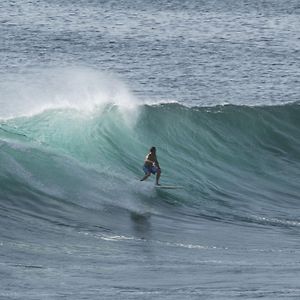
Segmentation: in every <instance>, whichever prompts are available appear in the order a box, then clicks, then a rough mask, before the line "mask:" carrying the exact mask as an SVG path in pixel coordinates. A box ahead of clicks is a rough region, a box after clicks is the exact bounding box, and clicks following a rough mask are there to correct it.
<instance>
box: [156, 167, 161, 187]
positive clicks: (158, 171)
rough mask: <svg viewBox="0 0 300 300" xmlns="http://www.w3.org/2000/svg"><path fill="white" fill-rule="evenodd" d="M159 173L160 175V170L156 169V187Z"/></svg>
mask: <svg viewBox="0 0 300 300" xmlns="http://www.w3.org/2000/svg"><path fill="white" fill-rule="evenodd" d="M160 173H161V171H160V169H157V173H156V185H159V182H158V181H159V178H160Z"/></svg>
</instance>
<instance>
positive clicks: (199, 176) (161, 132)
mask: <svg viewBox="0 0 300 300" xmlns="http://www.w3.org/2000/svg"><path fill="white" fill-rule="evenodd" d="M299 115H300V108H299V105H298V104H290V105H285V106H274V107H243V106H230V105H229V106H220V107H212V108H201V107H193V108H187V107H184V106H181V105H178V104H175V103H174V104H160V105H144V106H140V107H139V108H138V112H137V111H135V112H134V116H133V113H132V111H124V110H122V109H121V108H120V107H118V106H114V105H106V106H105V107H104V108H102V109H101V110H100V109H98V110H96V111H94V112H93V113H88V114H82V113H80V112H78V111H76V110H72V109H57V110H48V111H45V112H43V113H40V114H38V115H35V116H32V117H20V118H14V119H10V120H7V121H5V122H2V124H1V131H0V132H1V165H2V169H1V178H2V180H1V198H2V199H3V200H5V199H10V200H12V199H15V198H16V197H17V198H21V199H25V200H21V199H20V200H19V201H16V200H14V203H15V205H17V206H19V205H20V206H22V207H25V208H26V205H27V204H26V203H27V201H29V202H30V203H31V204H32V205H39V203H38V202H39V200H33V199H32V197H31V195H34V194H36V193H37V194H40V195H43V196H44V197H46V198H49V200H47V201H46V202H47V203H46V205H52V203H51V201H52V198H57V197H58V198H59V199H61V200H63V203H64V204H63V205H66V206H68V205H71V204H72V202H76V201H77V200H78V199H77V200H74V199H76V198H79V199H85V200H84V201H83V202H84V206H91V207H93V205H96V206H97V205H100V206H101V204H103V203H109V204H111V203H113V204H114V205H117V206H123V205H124V202H123V199H122V198H123V197H124V193H126V194H127V195H128V197H129V198H136V200H137V199H138V196H139V194H138V191H139V190H138V189H139V188H142V186H143V185H145V186H146V185H147V186H148V183H145V184H144V183H140V182H138V181H137V179H138V178H139V177H141V176H142V170H141V166H142V163H143V158H144V155H145V154H146V153H147V151H148V148H149V147H150V146H151V145H156V146H157V148H158V157H159V160H160V162H161V166H162V170H163V175H162V178H161V181H162V183H167V184H175V185H176V184H177V185H183V186H184V191H180V192H179V194H178V195H177V196H176V199H177V198H178V199H177V200H176V201H179V202H180V203H184V205H186V206H187V207H190V208H192V209H193V210H194V212H195V213H198V210H199V211H203V210H207V211H208V212H207V214H208V216H210V217H219V218H221V219H223V218H225V219H226V218H230V217H229V216H228V215H227V214H229V212H230V214H233V213H234V214H235V215H236V217H239V218H241V219H243V217H242V216H243V215H244V213H246V214H247V215H253V214H256V213H258V212H261V210H262V209H264V210H266V211H269V210H271V211H272V214H274V215H273V217H277V216H278V215H285V214H286V215H290V213H292V212H293V209H294V208H296V207H297V205H298V201H299V198H298V195H299V184H298V183H299V182H298V180H299V169H300V168H299V161H300V151H299V149H300V144H299V141H300V118H299ZM149 181H153V179H152V180H151V179H150V180H149ZM128 183H129V185H128ZM21 190H22V191H24V192H22V194H21V195H20V191H21ZM136 193H137V194H136ZM90 194H91V195H90ZM166 194H168V193H166ZM71 195H72V196H71ZM74 195H77V196H76V197H75V198H74ZM87 195H88V197H87ZM165 196H166V197H168V195H165ZM70 198H72V199H73V200H70ZM86 198H88V200H86ZM78 201H79V200H78ZM73 204H74V203H73ZM77 204H78V203H77ZM59 205H60V204H59ZM287 207H289V209H288V210H287V211H285V209H287Z"/></svg>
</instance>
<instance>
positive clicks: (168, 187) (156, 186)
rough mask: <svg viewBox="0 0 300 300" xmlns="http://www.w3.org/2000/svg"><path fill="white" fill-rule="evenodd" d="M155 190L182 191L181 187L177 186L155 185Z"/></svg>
mask: <svg viewBox="0 0 300 300" xmlns="http://www.w3.org/2000/svg"><path fill="white" fill-rule="evenodd" d="M155 188H157V189H183V186H179V185H155Z"/></svg>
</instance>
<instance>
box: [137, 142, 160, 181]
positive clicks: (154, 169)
mask: <svg viewBox="0 0 300 300" xmlns="http://www.w3.org/2000/svg"><path fill="white" fill-rule="evenodd" d="M143 170H144V172H145V176H144V177H143V178H142V179H141V181H144V180H146V179H147V178H148V177H149V176H150V175H151V174H154V175H155V174H156V185H160V184H159V178H160V174H161V169H160V166H159V163H158V160H157V157H156V148H155V147H151V148H150V152H149V153H148V154H147V155H146V158H145V161H144V166H143Z"/></svg>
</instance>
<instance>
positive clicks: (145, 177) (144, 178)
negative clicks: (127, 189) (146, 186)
mask: <svg viewBox="0 0 300 300" xmlns="http://www.w3.org/2000/svg"><path fill="white" fill-rule="evenodd" d="M150 175H151V173H147V174H146V175H145V176H144V177H143V178H142V179H141V180H140V181H144V180H146V179H147V178H148V177H149V176H150Z"/></svg>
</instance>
